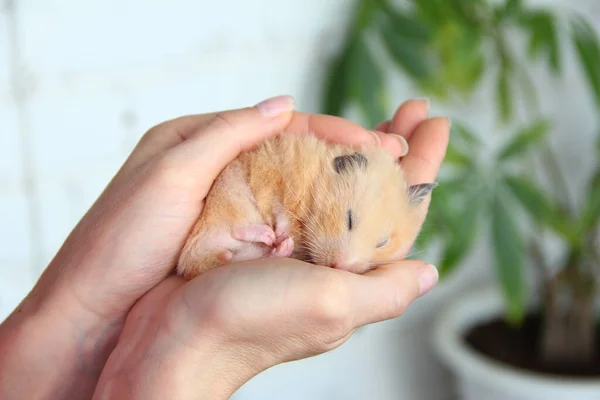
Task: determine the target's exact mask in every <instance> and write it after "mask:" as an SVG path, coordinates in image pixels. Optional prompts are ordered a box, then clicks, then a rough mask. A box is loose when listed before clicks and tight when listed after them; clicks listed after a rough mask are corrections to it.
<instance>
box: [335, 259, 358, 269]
mask: <svg viewBox="0 0 600 400" xmlns="http://www.w3.org/2000/svg"><path fill="white" fill-rule="evenodd" d="M357 266H358V263H357V262H339V261H334V262H332V263H331V265H330V267H331V268H335V269H341V270H342V271H352V270H353V269H354V268H356V267H357Z"/></svg>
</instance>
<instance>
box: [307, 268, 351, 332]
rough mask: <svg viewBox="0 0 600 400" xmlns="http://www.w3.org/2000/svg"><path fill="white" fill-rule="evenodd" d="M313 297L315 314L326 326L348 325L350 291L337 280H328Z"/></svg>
mask: <svg viewBox="0 0 600 400" xmlns="http://www.w3.org/2000/svg"><path fill="white" fill-rule="evenodd" d="M320 289H321V290H319V291H318V294H317V295H316V296H315V298H314V299H315V313H316V317H317V319H318V320H320V321H321V322H322V323H325V324H327V325H338V326H343V327H345V326H346V325H349V323H350V312H351V310H350V306H349V304H350V289H349V287H348V285H347V284H346V283H345V282H344V281H342V280H339V279H329V280H327V281H326V282H324V285H323V287H322V288H320Z"/></svg>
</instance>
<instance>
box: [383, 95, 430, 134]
mask: <svg viewBox="0 0 600 400" xmlns="http://www.w3.org/2000/svg"><path fill="white" fill-rule="evenodd" d="M428 114H429V101H427V100H426V99H416V100H408V101H406V102H404V103H403V104H402V105H401V106H400V107H398V109H397V110H396V113H395V114H394V117H393V118H392V121H391V123H390V126H389V128H388V130H387V132H388V133H395V134H397V135H401V136H404V137H405V138H406V140H410V138H411V136H412V134H413V131H414V130H415V128H416V127H417V126H418V125H419V124H420V123H421V122H422V121H423V120H425V119H426V118H427V116H428Z"/></svg>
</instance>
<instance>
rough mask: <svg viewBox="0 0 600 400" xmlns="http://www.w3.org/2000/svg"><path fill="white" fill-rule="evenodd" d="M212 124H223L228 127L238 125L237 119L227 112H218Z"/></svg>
mask: <svg viewBox="0 0 600 400" xmlns="http://www.w3.org/2000/svg"><path fill="white" fill-rule="evenodd" d="M210 124H213V125H216V126H222V127H223V128H226V129H230V128H233V127H235V125H236V124H235V120H234V119H233V118H232V116H231V115H230V114H228V113H225V112H218V113H217V114H215V116H214V117H213V120H212V121H211V123H210Z"/></svg>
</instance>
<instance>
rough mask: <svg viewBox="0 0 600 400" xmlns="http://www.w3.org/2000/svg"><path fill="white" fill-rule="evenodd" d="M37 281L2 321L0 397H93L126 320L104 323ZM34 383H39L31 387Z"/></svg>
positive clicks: (0, 328)
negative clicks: (0, 382)
mask: <svg viewBox="0 0 600 400" xmlns="http://www.w3.org/2000/svg"><path fill="white" fill-rule="evenodd" d="M50 287H51V286H49V285H43V284H40V282H38V284H36V286H35V287H34V289H33V290H32V291H31V292H30V293H29V295H28V296H27V297H26V298H25V299H24V300H23V301H22V302H21V304H19V306H18V307H17V308H16V309H15V310H14V311H13V312H12V314H11V315H9V316H8V318H7V319H6V320H5V321H4V322H2V324H1V325H0V381H2V382H3V384H2V385H0V398H2V399H9V400H10V399H13V398H15V399H20V398H52V399H79V398H80V399H85V398H89V397H90V396H91V394H92V392H93V389H94V387H95V385H96V382H97V380H98V377H99V376H100V372H101V371H102V367H103V365H104V363H105V362H106V359H107V358H108V355H109V354H110V351H111V350H112V348H114V345H115V344H116V340H117V338H118V335H119V333H120V330H121V327H122V321H119V320H114V321H102V320H100V319H99V318H97V316H94V315H91V314H90V313H87V312H85V310H83V309H81V308H80V307H79V306H78V305H77V304H76V303H74V302H72V301H69V299H68V298H67V297H66V296H64V293H61V292H60V291H59V290H54V289H50ZM32 382H35V385H32Z"/></svg>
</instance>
